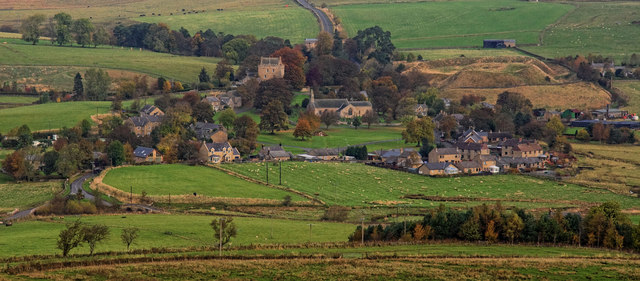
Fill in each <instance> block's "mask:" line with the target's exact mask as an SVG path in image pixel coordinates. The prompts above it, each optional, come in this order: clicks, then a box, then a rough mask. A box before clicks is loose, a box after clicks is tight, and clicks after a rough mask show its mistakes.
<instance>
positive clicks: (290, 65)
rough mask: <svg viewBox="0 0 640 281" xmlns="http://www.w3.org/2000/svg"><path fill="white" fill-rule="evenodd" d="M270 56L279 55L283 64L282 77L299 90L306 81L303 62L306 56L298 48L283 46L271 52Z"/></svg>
mask: <svg viewBox="0 0 640 281" xmlns="http://www.w3.org/2000/svg"><path fill="white" fill-rule="evenodd" d="M271 56H272V57H280V58H281V59H282V64H284V79H285V80H286V81H287V82H288V83H289V84H290V85H291V88H293V89H294V90H300V89H302V87H304V84H305V83H306V80H305V79H306V78H305V74H304V63H305V62H306V61H307V58H306V57H305V56H304V55H303V54H302V52H301V51H300V50H297V49H291V48H289V47H284V48H282V49H280V50H277V51H275V52H274V53H273V54H271Z"/></svg>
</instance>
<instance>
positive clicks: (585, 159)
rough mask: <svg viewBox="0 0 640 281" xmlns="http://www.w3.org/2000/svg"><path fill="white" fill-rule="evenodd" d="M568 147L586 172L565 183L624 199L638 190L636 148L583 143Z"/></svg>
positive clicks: (639, 167)
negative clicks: (605, 191)
mask: <svg viewBox="0 0 640 281" xmlns="http://www.w3.org/2000/svg"><path fill="white" fill-rule="evenodd" d="M571 146H572V147H573V150H574V152H576V153H578V165H579V166H581V167H588V169H583V170H581V171H580V173H579V174H578V175H576V176H575V177H572V178H569V179H567V182H572V183H576V184H581V185H586V186H593V187H598V188H603V189H608V190H611V191H613V192H616V193H620V194H625V195H626V194H629V191H630V190H631V189H632V188H634V187H636V188H637V187H638V186H640V159H638V155H640V147H638V146H633V145H604V144H585V143H573V144H571ZM634 191H636V192H637V190H634Z"/></svg>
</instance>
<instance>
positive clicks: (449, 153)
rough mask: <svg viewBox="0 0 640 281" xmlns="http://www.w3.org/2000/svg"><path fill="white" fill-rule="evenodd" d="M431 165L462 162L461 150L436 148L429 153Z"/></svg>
mask: <svg viewBox="0 0 640 281" xmlns="http://www.w3.org/2000/svg"><path fill="white" fill-rule="evenodd" d="M428 158H429V163H444V162H450V163H457V162H460V161H462V154H461V151H460V149H458V148H456V147H454V148H437V147H436V148H434V149H432V150H431V152H429V157H428Z"/></svg>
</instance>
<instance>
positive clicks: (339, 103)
mask: <svg viewBox="0 0 640 281" xmlns="http://www.w3.org/2000/svg"><path fill="white" fill-rule="evenodd" d="M347 104H349V101H348V100H347V99H318V100H314V101H313V106H314V107H316V108H341V107H343V106H344V105H347Z"/></svg>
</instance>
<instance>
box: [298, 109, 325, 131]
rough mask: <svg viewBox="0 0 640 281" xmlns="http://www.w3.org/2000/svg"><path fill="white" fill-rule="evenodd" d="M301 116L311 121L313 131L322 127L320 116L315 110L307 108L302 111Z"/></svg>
mask: <svg viewBox="0 0 640 281" xmlns="http://www.w3.org/2000/svg"><path fill="white" fill-rule="evenodd" d="M300 118H304V119H307V121H309V125H310V126H311V131H312V132H314V133H315V132H316V131H317V130H318V128H319V127H320V122H322V121H321V120H320V116H318V115H316V113H315V111H314V110H305V111H304V112H301V113H300Z"/></svg>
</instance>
